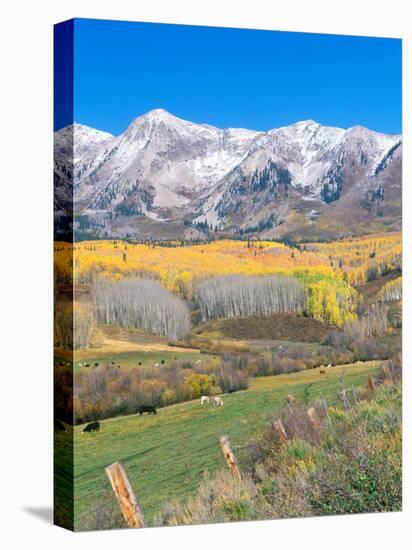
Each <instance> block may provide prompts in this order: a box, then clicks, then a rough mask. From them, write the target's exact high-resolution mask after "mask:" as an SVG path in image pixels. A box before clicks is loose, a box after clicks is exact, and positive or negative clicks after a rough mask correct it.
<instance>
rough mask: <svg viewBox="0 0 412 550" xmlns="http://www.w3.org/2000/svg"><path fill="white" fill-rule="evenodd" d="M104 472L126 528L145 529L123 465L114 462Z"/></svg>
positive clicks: (141, 513) (141, 514)
mask: <svg viewBox="0 0 412 550" xmlns="http://www.w3.org/2000/svg"><path fill="white" fill-rule="evenodd" d="M105 470H106V474H107V477H108V478H109V481H110V483H111V485H112V488H113V491H114V494H115V495H116V498H117V500H118V502H119V505H120V510H121V512H122V514H123V517H124V519H125V521H126V523H127V525H128V527H131V528H133V529H138V528H140V527H146V523H145V520H144V517H143V512H142V511H141V509H140V506H139V505H138V503H137V500H136V497H135V496H134V493H133V489H132V487H131V485H130V483H129V480H128V479H127V475H126V472H125V470H124V468H123V465H122V464H120V462H115V463H114V464H111V465H110V466H107V468H106V469H105Z"/></svg>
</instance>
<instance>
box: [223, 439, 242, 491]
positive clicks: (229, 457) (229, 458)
mask: <svg viewBox="0 0 412 550" xmlns="http://www.w3.org/2000/svg"><path fill="white" fill-rule="evenodd" d="M219 445H220V448H221V449H222V452H223V454H224V457H225V459H226V462H227V465H228V466H229V470H230V471H231V473H232V476H233V477H234V478H235V479H239V480H241V479H242V475H241V473H240V470H239V466H238V463H237V460H236V457H235V455H234V454H233V451H232V447H231V446H230V441H229V438H228V437H227V435H222V437H220V438H219Z"/></svg>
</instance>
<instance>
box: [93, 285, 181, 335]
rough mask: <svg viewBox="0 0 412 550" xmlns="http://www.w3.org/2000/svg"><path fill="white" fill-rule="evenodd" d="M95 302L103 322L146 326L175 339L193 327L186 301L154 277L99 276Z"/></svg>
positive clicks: (136, 326)
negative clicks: (114, 279) (109, 277)
mask: <svg viewBox="0 0 412 550" xmlns="http://www.w3.org/2000/svg"><path fill="white" fill-rule="evenodd" d="M94 305H95V315H96V318H97V320H98V322H101V323H105V324H112V325H117V326H121V327H128V328H142V329H143V330H145V331H147V332H152V333H154V334H158V335H160V336H167V337H168V338H172V339H179V338H183V337H184V336H186V335H187V334H188V333H189V331H190V318H189V309H188V306H187V304H186V302H185V301H184V300H182V299H181V298H178V297H177V296H175V295H174V294H172V293H171V292H169V291H168V290H167V289H166V288H164V287H163V286H161V285H160V284H159V283H158V282H157V281H154V280H152V279H123V280H121V281H112V280H109V279H106V278H104V277H99V278H97V279H96V281H95V284H94Z"/></svg>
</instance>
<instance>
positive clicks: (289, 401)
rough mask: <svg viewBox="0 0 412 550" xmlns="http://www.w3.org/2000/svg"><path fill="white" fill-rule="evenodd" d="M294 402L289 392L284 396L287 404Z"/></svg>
mask: <svg viewBox="0 0 412 550" xmlns="http://www.w3.org/2000/svg"><path fill="white" fill-rule="evenodd" d="M294 402H295V398H294V397H293V395H292V394H290V393H289V394H288V395H287V396H286V403H287V404H288V405H292V403H294Z"/></svg>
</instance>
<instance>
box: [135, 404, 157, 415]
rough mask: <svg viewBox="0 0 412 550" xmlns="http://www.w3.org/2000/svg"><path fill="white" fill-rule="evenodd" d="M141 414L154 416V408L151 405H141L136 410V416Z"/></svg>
mask: <svg viewBox="0 0 412 550" xmlns="http://www.w3.org/2000/svg"><path fill="white" fill-rule="evenodd" d="M143 413H147V414H156V407H153V405H141V406H140V407H139V408H138V409H137V411H136V414H140V415H142V414H143Z"/></svg>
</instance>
